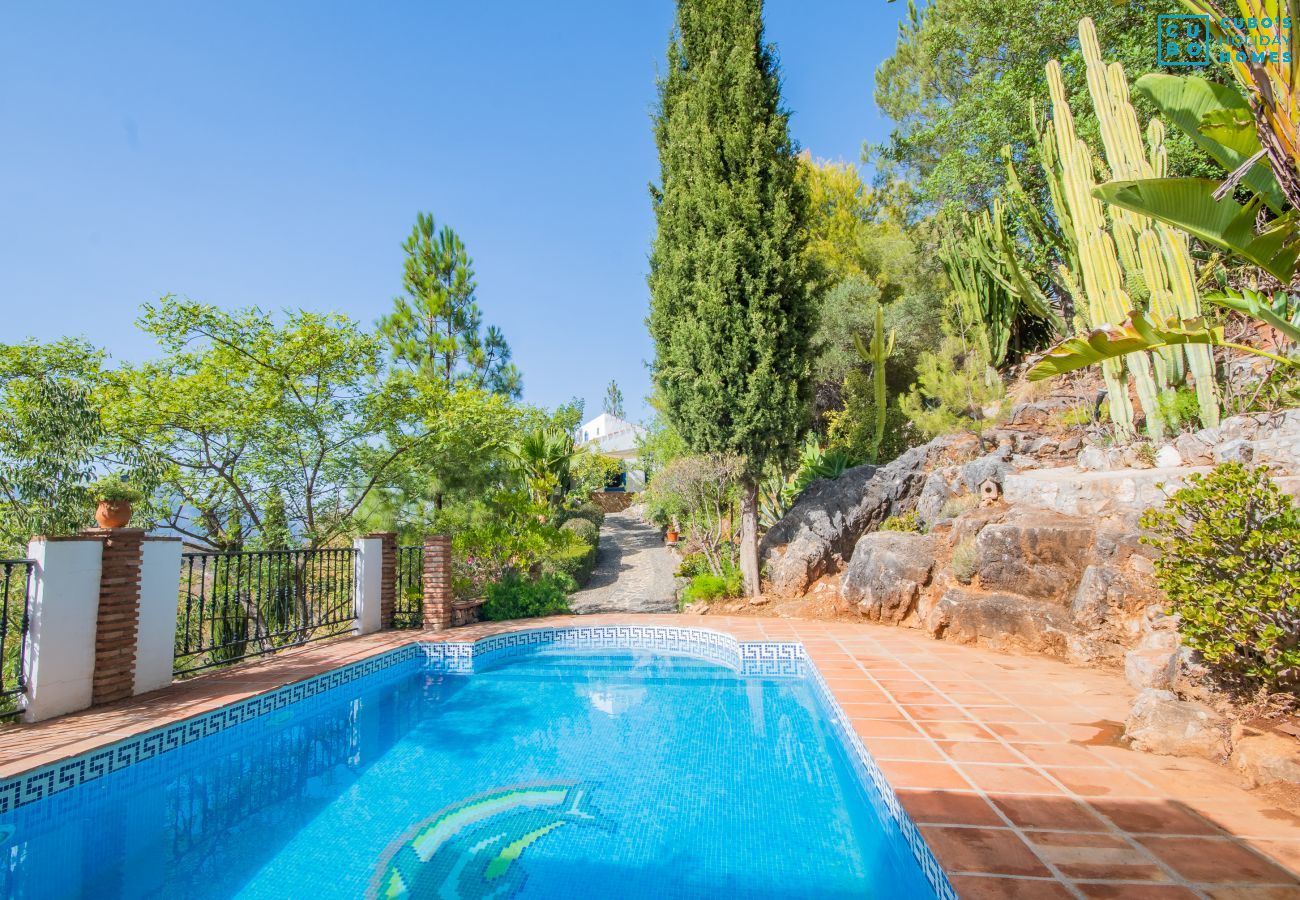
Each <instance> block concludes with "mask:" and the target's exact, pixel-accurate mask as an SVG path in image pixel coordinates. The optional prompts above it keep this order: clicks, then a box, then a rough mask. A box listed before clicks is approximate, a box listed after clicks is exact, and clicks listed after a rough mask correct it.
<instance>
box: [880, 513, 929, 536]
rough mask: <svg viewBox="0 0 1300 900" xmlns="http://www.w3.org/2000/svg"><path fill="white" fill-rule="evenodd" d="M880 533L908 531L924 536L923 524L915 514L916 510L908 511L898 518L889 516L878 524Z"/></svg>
mask: <svg viewBox="0 0 1300 900" xmlns="http://www.w3.org/2000/svg"><path fill="white" fill-rule="evenodd" d="M880 530H881V531H910V532H912V533H913V534H924V533H925V523H924V522H922V521H921V517H920V516H918V515H917V514H916V510H914V509H913V510H910V511H908V512H905V513H903V514H902V515H898V516H890V517H889V518H888V519H886V520H885V521H883V522H881V523H880Z"/></svg>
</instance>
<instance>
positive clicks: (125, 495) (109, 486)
mask: <svg viewBox="0 0 1300 900" xmlns="http://www.w3.org/2000/svg"><path fill="white" fill-rule="evenodd" d="M90 496H91V499H93V500H94V501H95V503H96V504H97V505H96V507H95V521H96V522H98V523H99V527H100V528H125V527H126V526H127V525H128V524H130V522H131V504H132V503H139V502H140V501H141V500H143V499H144V494H143V493H141V491H140V490H139V489H138V488H136V487H134V486H132V485H131V484H130V482H128V481H125V480H124V479H122V478H119V477H118V476H116V475H105V476H104V477H103V478H101V479H99V480H98V481H96V482H95V483H94V484H92V485H91V486H90Z"/></svg>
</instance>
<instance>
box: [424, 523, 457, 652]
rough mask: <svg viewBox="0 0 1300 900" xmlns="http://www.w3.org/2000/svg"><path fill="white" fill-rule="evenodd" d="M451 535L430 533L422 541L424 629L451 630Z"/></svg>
mask: <svg viewBox="0 0 1300 900" xmlns="http://www.w3.org/2000/svg"><path fill="white" fill-rule="evenodd" d="M451 602H452V592H451V535H449V534H431V535H429V536H428V537H426V538H425V539H424V628H425V630H426V631H443V630H444V629H447V628H450V627H451V616H452V608H451Z"/></svg>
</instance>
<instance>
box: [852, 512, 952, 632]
mask: <svg viewBox="0 0 1300 900" xmlns="http://www.w3.org/2000/svg"><path fill="white" fill-rule="evenodd" d="M933 568H934V539H933V538H930V537H928V536H926V535H923V534H909V533H907V532H898V531H877V532H873V533H871V534H868V535H864V536H863V538H862V540H860V541H858V546H857V547H856V548H855V549H854V551H853V559H852V560H851V561H850V562H849V564H848V568H847V569H846V571H845V573H844V578H843V579H842V581H841V582H840V593H841V595H842V596H843V597H844V599H845V600H847V601H849V602H850V603H854V604H856V605H857V607H858V611H859V612H861V613H862V614H863V615H864V616H866V617H867V618H868V619H871V620H873V621H882V622H887V623H889V624H891V625H897V624H898V623H899V622H901V621H903V620H904V619H905V618H907V616H908V615H909V614H910V613H911V612H912V610H913V609H914V608H915V607H916V601H917V598H918V597H919V596H920V593H921V588H922V587H923V586H925V585H926V584H927V583H928V582H929V581H930V572H931V570H932V569H933Z"/></svg>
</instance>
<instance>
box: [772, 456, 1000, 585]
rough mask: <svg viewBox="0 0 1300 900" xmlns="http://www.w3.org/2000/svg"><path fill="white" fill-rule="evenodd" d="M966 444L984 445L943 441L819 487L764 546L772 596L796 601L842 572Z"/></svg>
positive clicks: (808, 492) (797, 504)
mask: <svg viewBox="0 0 1300 900" xmlns="http://www.w3.org/2000/svg"><path fill="white" fill-rule="evenodd" d="M963 444H965V445H966V446H968V447H969V446H970V445H972V444H973V445H974V446H975V447H978V440H977V439H975V438H974V436H973V435H959V436H956V437H952V438H939V439H936V440H933V441H931V442H930V443H928V444H925V445H924V446H922V447H914V448H913V449H911V450H909V451H907V452H906V453H904V454H903V455H902V456H900V457H899V458H898V459H896V460H894V461H893V462H891V463H889V464H888V465H884V466H872V465H866V466H857V467H856V468H853V469H849V470H848V471H847V472H845V473H844V474H843V475H841V476H840V477H839V478H836V479H835V480H834V481H816V482H813V484H812V485H811V486H809V487H808V489H807V490H805V491H804V492H803V494H801V495H800V496H799V499H798V500H797V501H796V502H795V504H794V506H793V507H792V508H791V509H790V512H789V513H787V514H786V516H785V518H783V519H782V520H781V521H780V522H778V523H777V524H776V526H775V527H773V528H772V529H770V530H769V531H768V532H767V534H765V535H764V536H763V541H762V543H761V544H760V545H759V548H758V552H759V559H760V560H761V561H762V563H763V564H764V565H765V566H766V574H767V581H768V592H769V593H771V594H773V595H775V596H777V597H796V596H799V595H801V594H803V593H804V592H806V591H807V590H808V587H809V585H811V584H812V583H813V582H814V581H816V580H817V579H818V578H821V577H822V576H823V575H828V574H830V573H832V572H838V571H840V569H841V568H842V567H843V565H844V563H845V561H847V560H848V559H850V558H851V557H852V556H853V548H854V547H855V546H856V545H857V543H858V539H859V538H860V537H862V535H863V534H864V533H865V532H867V531H869V530H872V529H874V528H875V527H877V526H879V525H880V523H881V522H883V521H884V520H885V519H887V518H889V517H890V516H891V515H896V514H898V513H901V512H907V511H908V510H911V509H912V508H913V507H915V505H916V501H917V498H918V497H919V496H920V493H921V488H922V487H923V486H924V484H925V478H926V472H927V471H928V470H929V469H930V467H931V466H933V465H934V464H935V463H936V462H937V461H938V460H940V459H941V458H942V457H943V456H944V454H946V453H951V452H953V451H955V450H959V448H960V446H961V445H963Z"/></svg>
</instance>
